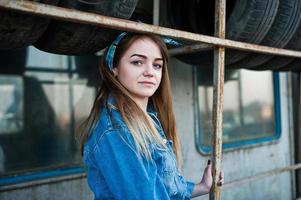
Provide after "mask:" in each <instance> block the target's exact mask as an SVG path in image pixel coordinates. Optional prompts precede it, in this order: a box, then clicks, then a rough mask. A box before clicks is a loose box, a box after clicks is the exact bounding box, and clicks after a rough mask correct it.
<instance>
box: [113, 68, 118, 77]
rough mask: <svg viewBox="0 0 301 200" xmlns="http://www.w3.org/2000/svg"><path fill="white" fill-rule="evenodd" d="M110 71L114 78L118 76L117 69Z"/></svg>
mask: <svg viewBox="0 0 301 200" xmlns="http://www.w3.org/2000/svg"><path fill="white" fill-rule="evenodd" d="M112 71H113V74H114V76H115V77H117V76H118V69H117V67H114V68H113V69H112Z"/></svg>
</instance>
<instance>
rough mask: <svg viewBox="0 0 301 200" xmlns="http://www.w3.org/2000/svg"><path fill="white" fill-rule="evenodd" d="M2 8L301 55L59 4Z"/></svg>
mask: <svg viewBox="0 0 301 200" xmlns="http://www.w3.org/2000/svg"><path fill="white" fill-rule="evenodd" d="M0 8H4V9H9V10H14V11H19V12H23V13H29V14H33V15H41V16H45V17H51V18H55V19H59V20H64V21H71V22H76V23H82V24H90V25H95V26H101V27H106V28H111V29H118V30H126V31H133V32H144V33H155V34H159V35H162V36H167V37H172V38H178V39H183V40H189V41H193V42H200V43H207V44H212V45H217V46H223V47H226V48H231V49H238V50H244V51H253V52H258V53H266V54H274V55H282V56H289V57H298V58H301V52H300V51H293V50H286V49H279V48H272V47H267V46H261V45H255V44H250V43H244V42H237V41H232V40H227V39H222V38H217V37H211V36H206V35H201V34H196V33H190V32H186V31H179V30H176V29H170V28H164V27H159V26H154V25H149V24H144V23H138V22H133V21H129V20H122V19H117V18H112V17H107V16H102V15H98V14H93V13H87V12H82V11H77V10H74V9H66V8H62V7H57V6H50V5H46V4H41V3H37V2H33V1H23V0H22V1H18V0H1V1H0Z"/></svg>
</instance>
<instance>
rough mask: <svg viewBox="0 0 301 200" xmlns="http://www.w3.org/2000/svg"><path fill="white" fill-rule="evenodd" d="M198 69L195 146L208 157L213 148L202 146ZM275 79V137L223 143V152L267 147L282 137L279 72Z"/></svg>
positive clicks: (274, 73)
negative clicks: (260, 146)
mask: <svg viewBox="0 0 301 200" xmlns="http://www.w3.org/2000/svg"><path fill="white" fill-rule="evenodd" d="M197 71H198V69H197V67H196V66H195V67H194V69H193V75H194V76H193V78H194V81H193V82H194V100H195V101H196V103H195V104H194V105H195V106H194V118H195V120H194V126H195V145H196V148H197V151H198V152H199V153H200V154H204V155H208V154H210V153H211V150H212V147H211V146H206V145H203V144H202V141H201V134H202V131H201V126H200V124H199V121H200V120H201V117H200V113H199V106H200V105H199V96H198V82H199V80H198V73H197ZM272 77H273V90H274V112H275V117H274V120H275V132H274V134H273V136H266V137H261V138H255V139H248V140H244V141H237V142H230V143H225V144H224V143H223V144H222V150H223V151H232V150H236V149H241V148H250V147H253V146H259V145H266V144H268V143H270V142H276V141H278V140H279V139H280V137H281V131H282V130H281V129H282V127H281V110H280V109H281V107H280V105H281V104H280V83H279V72H272Z"/></svg>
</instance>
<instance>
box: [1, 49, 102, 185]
mask: <svg viewBox="0 0 301 200" xmlns="http://www.w3.org/2000/svg"><path fill="white" fill-rule="evenodd" d="M0 60H1V62H0V63H1V66H0V184H5V181H3V180H8V179H9V178H10V177H16V175H20V176H21V175H22V174H25V173H26V174H27V173H29V172H31V173H34V172H37V171H39V172H41V171H42V172H43V171H45V172H46V171H48V170H53V169H58V168H59V169H61V168H64V167H72V166H77V167H78V166H80V163H81V156H80V153H79V149H78V144H77V142H76V140H75V133H76V129H77V128H78V127H79V125H80V123H82V121H83V119H85V118H86V117H87V116H88V113H89V111H90V108H91V105H92V103H93V101H94V98H95V95H96V88H97V86H98V84H99V80H98V79H97V74H98V73H97V66H98V63H99V57H97V56H94V55H91V56H76V57H75V56H63V55H54V54H50V53H46V52H42V51H39V50H38V49H36V48H34V47H28V48H25V49H22V50H14V51H1V53H0ZM1 180H2V181H1ZM8 182H10V183H11V181H8Z"/></svg>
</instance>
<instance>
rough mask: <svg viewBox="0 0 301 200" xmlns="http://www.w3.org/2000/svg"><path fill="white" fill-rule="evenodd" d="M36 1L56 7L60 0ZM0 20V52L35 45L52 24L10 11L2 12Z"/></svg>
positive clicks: (36, 17)
mask: <svg viewBox="0 0 301 200" xmlns="http://www.w3.org/2000/svg"><path fill="white" fill-rule="evenodd" d="M31 1H32V0H31ZM35 1H36V2H40V3H45V4H51V5H56V4H57V3H58V1H59V0H35ZM0 19H1V20H0V50H12V49H16V48H23V47H26V46H28V45H31V44H33V43H34V42H35V41H37V40H38V39H39V37H40V36H41V35H42V34H43V32H44V31H45V30H46V28H47V26H48V24H49V22H50V19H46V18H42V17H39V16H33V15H29V14H21V13H17V12H12V11H8V10H0Z"/></svg>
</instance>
